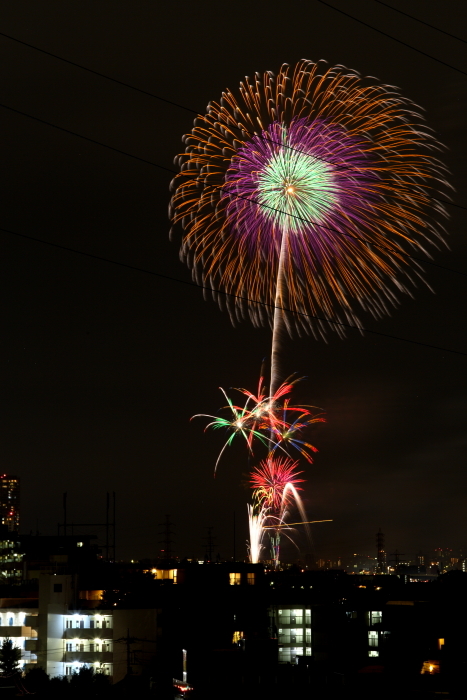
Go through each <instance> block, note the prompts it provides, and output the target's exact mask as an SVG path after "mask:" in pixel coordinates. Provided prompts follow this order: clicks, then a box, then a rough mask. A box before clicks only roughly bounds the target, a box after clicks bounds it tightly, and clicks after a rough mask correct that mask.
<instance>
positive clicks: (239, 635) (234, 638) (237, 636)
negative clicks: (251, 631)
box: [232, 632, 243, 644]
mask: <svg viewBox="0 0 467 700" xmlns="http://www.w3.org/2000/svg"><path fill="white" fill-rule="evenodd" d="M242 639H243V632H234V633H233V636H232V644H238V643H239V642H240V641H241V640H242Z"/></svg>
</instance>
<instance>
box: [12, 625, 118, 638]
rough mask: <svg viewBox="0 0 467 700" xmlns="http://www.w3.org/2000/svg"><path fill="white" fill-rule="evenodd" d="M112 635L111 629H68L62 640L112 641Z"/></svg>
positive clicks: (64, 631)
mask: <svg viewBox="0 0 467 700" xmlns="http://www.w3.org/2000/svg"><path fill="white" fill-rule="evenodd" d="M0 629H1V628H0ZM10 629H11V628H10ZM113 635H114V631H113V629H112V628H111V627H103V628H102V627H96V628H94V629H90V628H89V627H69V628H68V629H66V630H63V639H113Z"/></svg>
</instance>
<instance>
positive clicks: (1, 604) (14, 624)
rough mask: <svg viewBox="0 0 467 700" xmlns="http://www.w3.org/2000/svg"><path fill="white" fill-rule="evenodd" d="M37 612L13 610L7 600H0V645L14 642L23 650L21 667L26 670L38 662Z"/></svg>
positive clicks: (23, 609) (26, 609)
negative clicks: (9, 641) (7, 641)
mask: <svg viewBox="0 0 467 700" xmlns="http://www.w3.org/2000/svg"><path fill="white" fill-rule="evenodd" d="M15 603H16V600H15ZM36 623H37V610H30V609H28V608H26V607H24V608H23V607H22V608H20V609H18V608H16V607H15V608H13V607H12V605H10V604H9V601H8V599H7V598H3V599H0V645H2V644H3V642H4V641H5V639H7V638H9V639H11V640H12V642H13V645H14V646H15V647H19V648H20V649H21V660H20V667H21V669H25V668H27V667H28V666H29V664H35V663H36V661H37V656H36V644H37V629H36Z"/></svg>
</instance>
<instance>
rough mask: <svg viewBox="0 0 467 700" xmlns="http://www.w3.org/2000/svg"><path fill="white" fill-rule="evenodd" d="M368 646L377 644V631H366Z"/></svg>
mask: <svg viewBox="0 0 467 700" xmlns="http://www.w3.org/2000/svg"><path fill="white" fill-rule="evenodd" d="M368 646H370V647H377V646H378V632H368Z"/></svg>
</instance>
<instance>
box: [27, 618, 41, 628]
mask: <svg viewBox="0 0 467 700" xmlns="http://www.w3.org/2000/svg"><path fill="white" fill-rule="evenodd" d="M25 625H26V627H32V628H33V629H35V630H36V629H37V628H38V627H39V616H38V615H26V619H25Z"/></svg>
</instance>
